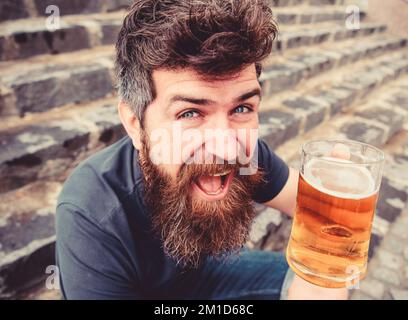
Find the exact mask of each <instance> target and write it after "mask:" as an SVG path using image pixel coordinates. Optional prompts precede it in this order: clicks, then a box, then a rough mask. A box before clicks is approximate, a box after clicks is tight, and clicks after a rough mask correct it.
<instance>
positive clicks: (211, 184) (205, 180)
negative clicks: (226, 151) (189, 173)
mask: <svg viewBox="0 0 408 320" xmlns="http://www.w3.org/2000/svg"><path fill="white" fill-rule="evenodd" d="M197 182H198V185H199V186H200V188H201V189H202V190H203V191H205V192H215V191H217V190H218V189H219V188H220V187H221V177H220V176H218V177H214V176H201V177H200V178H199V179H198V181H197Z"/></svg>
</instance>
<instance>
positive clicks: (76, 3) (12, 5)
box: [0, 0, 344, 22]
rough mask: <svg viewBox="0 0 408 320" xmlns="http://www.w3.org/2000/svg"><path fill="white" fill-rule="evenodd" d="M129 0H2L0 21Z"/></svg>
mask: <svg viewBox="0 0 408 320" xmlns="http://www.w3.org/2000/svg"><path fill="white" fill-rule="evenodd" d="M130 3H132V1H131V0H92V1H89V0H69V1H67V0H2V1H1V3H0V22H2V21H8V20H16V19H25V18H29V17H47V16H49V15H50V14H51V13H54V11H53V10H54V9H55V7H50V6H56V7H58V10H59V14H60V15H61V16H66V15H79V14H89V13H102V12H110V11H115V10H120V9H124V8H127V7H128V6H129V4H130ZM269 3H270V5H271V6H273V7H285V6H297V5H311V6H325V5H343V4H344V1H342V0H310V1H305V0H269ZM47 8H49V10H50V11H49V12H47Z"/></svg>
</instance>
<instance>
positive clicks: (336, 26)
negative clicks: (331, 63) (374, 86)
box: [0, 7, 385, 61]
mask: <svg viewBox="0 0 408 320" xmlns="http://www.w3.org/2000/svg"><path fill="white" fill-rule="evenodd" d="M336 8H337V7H336ZM288 10H289V11H288ZM339 10H340V9H338V10H335V11H334V13H333V9H321V11H320V13H319V11H316V10H312V9H309V10H308V9H306V10H303V11H302V12H304V14H305V16H303V15H302V14H301V13H300V12H297V13H296V10H293V9H287V10H286V14H285V10H283V9H280V8H279V9H276V15H277V18H279V16H280V18H279V19H281V20H283V21H287V22H286V23H288V24H290V25H292V28H291V29H290V28H289V30H288V32H286V31H284V27H285V24H284V23H283V26H282V30H283V33H282V35H281V37H278V40H277V41H276V42H275V43H276V48H277V49H278V50H284V49H288V48H293V47H299V46H306V45H311V44H314V43H320V42H324V41H328V40H339V39H344V38H350V37H356V36H364V35H367V34H371V33H373V32H381V31H384V30H385V26H384V25H380V24H367V25H364V24H362V25H361V29H359V30H347V29H346V27H345V23H344V21H339V20H344V19H340V18H341V17H340V13H341V12H340V11H339ZM279 12H282V13H279ZM124 15H125V12H124V11H117V12H111V13H101V14H88V15H71V16H66V17H63V19H61V23H60V27H59V28H58V29H57V30H55V31H53V30H49V29H48V28H47V24H46V23H45V21H44V18H30V19H23V20H16V21H9V22H5V23H2V24H0V61H9V60H17V59H25V58H28V57H31V56H36V55H41V54H59V53H64V52H72V51H77V50H80V49H86V48H91V47H94V46H97V45H106V44H113V43H115V42H116V38H117V34H118V32H119V30H120V27H121V25H122V22H123V18H124ZM291 17H292V18H291ZM293 17H294V18H293ZM302 17H303V18H302ZM333 17H334V19H333ZM343 18H344V17H343ZM291 19H295V20H296V21H299V22H302V21H303V22H307V21H308V19H309V20H310V22H308V23H309V24H307V26H308V28H302V30H299V26H298V27H296V26H295V28H293V23H292V22H291ZM302 19H303V20H302ZM330 20H334V21H332V22H331V23H329V22H324V21H330ZM305 26H306V25H305ZM303 29H304V30H303ZM289 31H290V32H289Z"/></svg>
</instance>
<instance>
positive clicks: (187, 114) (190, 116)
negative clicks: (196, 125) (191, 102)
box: [179, 110, 200, 119]
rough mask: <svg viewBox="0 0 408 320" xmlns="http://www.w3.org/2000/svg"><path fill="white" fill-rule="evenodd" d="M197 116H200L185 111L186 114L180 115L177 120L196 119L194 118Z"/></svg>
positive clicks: (196, 113) (191, 111)
mask: <svg viewBox="0 0 408 320" xmlns="http://www.w3.org/2000/svg"><path fill="white" fill-rule="evenodd" d="M199 115H200V114H199V113H198V112H197V111H194V110H189V111H186V112H184V113H182V114H181V115H180V116H179V118H185V119H187V118H196V117H198V116H199Z"/></svg>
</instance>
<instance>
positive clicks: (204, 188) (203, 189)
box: [193, 170, 233, 201]
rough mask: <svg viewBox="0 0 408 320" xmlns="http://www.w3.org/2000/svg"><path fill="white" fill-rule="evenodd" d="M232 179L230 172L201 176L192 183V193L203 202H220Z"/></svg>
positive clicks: (231, 172)
mask: <svg viewBox="0 0 408 320" xmlns="http://www.w3.org/2000/svg"><path fill="white" fill-rule="evenodd" d="M232 177H233V171H232V170H226V171H224V172H219V173H215V174H212V175H205V176H201V177H199V178H198V179H197V180H196V181H194V182H193V191H194V192H195V193H197V194H198V195H199V196H200V197H202V198H204V199H205V200H208V201H215V200H220V199H222V198H224V197H225V195H226V194H227V192H228V189H229V187H230V185H231V181H232Z"/></svg>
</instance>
